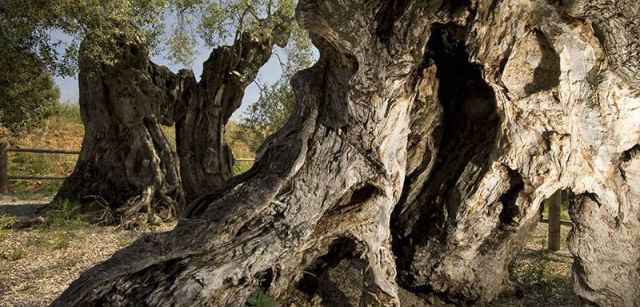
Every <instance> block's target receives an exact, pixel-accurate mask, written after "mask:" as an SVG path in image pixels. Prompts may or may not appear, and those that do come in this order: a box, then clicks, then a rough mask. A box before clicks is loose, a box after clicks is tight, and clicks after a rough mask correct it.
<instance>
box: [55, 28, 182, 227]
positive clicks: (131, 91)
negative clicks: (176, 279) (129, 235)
mask: <svg viewBox="0 0 640 307" xmlns="http://www.w3.org/2000/svg"><path fill="white" fill-rule="evenodd" d="M88 44H91V41H90V38H89V39H87V40H85V41H84V42H83V44H82V47H81V52H80V54H83V51H84V50H85V48H87V45H88ZM121 46H122V48H121V50H120V51H119V53H118V54H117V55H116V57H117V61H116V62H115V64H112V65H111V64H105V63H96V62H94V61H93V60H92V59H88V58H86V57H81V59H80V74H79V76H78V82H79V85H80V102H79V103H80V111H81V115H82V122H83V124H84V127H85V135H84V139H83V142H82V151H81V153H80V157H79V159H78V162H77V164H76V167H75V170H74V172H73V173H72V175H71V176H70V177H69V178H67V180H66V181H65V182H64V184H63V185H62V187H61V188H60V191H59V192H58V194H57V195H56V199H58V200H62V199H70V200H73V201H80V202H90V203H93V204H94V205H95V208H92V209H96V210H102V209H104V212H105V215H103V217H104V218H107V219H109V218H114V219H115V221H116V222H122V223H123V224H125V226H136V225H139V224H146V223H147V222H158V221H160V220H166V219H170V218H173V217H175V215H176V208H177V207H178V206H179V205H181V204H183V203H184V194H183V191H182V185H181V183H180V173H179V169H178V163H177V156H176V155H175V153H174V152H173V150H172V149H171V147H170V145H169V142H168V141H167V139H166V138H165V136H164V134H163V132H162V130H161V129H160V126H161V125H172V124H173V118H174V115H173V113H174V107H175V102H176V99H178V97H179V92H180V88H179V86H180V80H179V78H178V77H177V76H175V75H174V74H172V73H171V72H170V71H169V70H168V69H167V68H165V67H160V66H158V65H155V64H153V63H151V62H150V61H149V59H148V51H147V49H146V47H145V45H144V43H142V42H141V41H129V42H126V43H122V45H121Z"/></svg>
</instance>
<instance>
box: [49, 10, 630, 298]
mask: <svg viewBox="0 0 640 307" xmlns="http://www.w3.org/2000/svg"><path fill="white" fill-rule="evenodd" d="M603 3H605V2H604V1H603ZM564 5H568V4H566V3H565V4H564ZM604 5H606V3H605V4H604ZM626 8H628V9H629V11H630V12H633V13H629V14H631V15H633V14H636V15H633V16H637V12H638V11H639V10H638V5H637V4H635V3H629V4H627V6H626ZM567 11H568V8H567V7H566V6H563V4H559V3H556V2H553V3H547V2H539V1H490V0H487V1H451V2H448V1H447V2H445V1H437V2H424V1H418V0H415V1H414V0H402V1H382V0H379V1H360V0H351V1H319V0H302V1H299V3H298V11H297V12H298V19H299V21H300V23H301V24H302V25H303V26H304V27H305V28H306V29H308V30H309V31H310V32H311V34H312V38H313V41H314V44H315V45H316V46H317V47H318V49H319V50H320V59H319V61H318V62H317V63H316V64H315V65H314V66H313V67H312V68H310V69H308V70H305V71H302V72H299V73H298V74H296V76H295V78H294V80H293V86H294V91H295V95H296V101H297V105H296V109H295V112H294V114H293V116H292V118H291V119H290V120H289V122H288V123H287V124H286V125H285V127H283V129H281V130H280V131H278V132H277V133H276V134H275V135H274V136H272V137H271V138H269V139H268V140H267V141H266V143H265V144H264V145H263V146H262V148H261V152H260V153H259V154H258V160H257V162H256V164H255V165H254V167H253V168H252V169H251V170H250V171H248V172H247V173H246V174H244V175H243V176H240V177H237V178H233V179H232V180H231V181H229V182H228V183H227V186H226V187H225V189H222V190H220V191H218V192H216V193H212V194H210V195H207V196H206V197H201V198H199V199H198V200H197V201H195V202H194V203H192V204H191V205H190V207H189V208H188V210H187V216H186V218H185V219H183V220H180V222H179V223H178V225H177V226H176V228H175V229H174V230H173V231H171V232H168V233H162V234H153V235H149V236H147V237H145V238H142V239H140V240H138V241H136V242H134V243H133V244H132V245H131V246H129V247H127V248H125V249H123V250H121V251H119V252H117V253H116V254H115V255H114V256H113V257H112V258H111V259H110V260H108V261H107V262H105V263H102V264H100V265H98V266H96V267H94V268H92V269H91V270H89V271H87V272H86V273H84V274H82V276H81V277H80V278H79V279H78V280H77V281H75V282H74V283H73V284H72V285H71V286H70V287H69V289H67V290H66V291H65V292H64V293H63V294H62V295H61V296H60V297H59V298H58V299H57V300H56V301H55V302H54V306H76V305H85V304H90V305H91V304H95V305H97V304H104V305H127V304H130V305H145V304H146V305H154V306H155V305H176V306H193V305H201V306H238V305H241V304H242V303H243V302H244V301H245V299H246V298H247V297H248V296H249V294H250V293H251V292H252V291H253V290H254V289H255V288H256V287H262V288H264V289H266V290H268V293H269V294H270V295H272V296H274V297H275V298H277V299H278V300H279V302H280V303H282V304H285V305H286V304H287V303H290V302H295V304H296V305H303V306H305V305H317V304H319V303H322V302H321V300H322V297H323V294H322V293H323V289H321V287H324V286H325V285H326V283H323V281H322V279H321V280H320V281H318V280H317V279H314V278H311V277H309V276H323V274H324V273H325V272H326V271H328V270H331V269H332V267H335V266H344V265H347V266H349V267H350V268H352V270H353V271H355V272H361V273H362V283H360V284H359V285H360V287H361V288H360V289H356V290H357V291H356V292H358V293H359V294H360V295H359V299H358V301H359V304H360V305H363V306H397V305H399V304H400V303H401V302H400V301H399V297H398V293H399V292H401V293H404V292H406V291H405V290H399V289H403V288H404V289H407V290H410V291H411V292H414V293H416V294H419V295H434V296H437V297H439V298H440V299H442V300H443V301H447V302H453V303H473V302H486V301H490V300H491V299H493V298H495V297H496V296H497V295H498V294H499V293H500V292H501V291H503V290H505V288H506V287H507V286H508V274H507V269H506V268H507V265H508V264H509V262H510V261H511V260H512V259H513V257H514V256H515V254H516V253H517V252H518V250H519V249H520V248H521V245H522V244H523V243H524V242H525V241H526V237H527V236H528V234H529V232H530V231H531V229H532V228H533V226H534V225H535V223H537V219H538V214H537V212H538V208H539V206H540V203H541V202H542V200H544V199H546V198H548V196H549V195H551V194H553V193H554V192H555V191H556V190H559V189H568V190H571V191H572V192H573V193H575V194H576V195H577V198H576V203H575V205H574V206H573V207H572V208H571V216H572V218H573V219H574V222H575V223H576V226H575V227H574V228H573V230H572V233H571V235H570V242H569V244H570V248H571V252H572V253H573V255H574V257H575V259H576V261H575V264H574V271H573V274H574V280H575V283H574V285H575V289H576V292H577V293H578V294H579V295H580V296H581V297H582V298H584V299H585V300H587V301H589V302H592V303H595V304H599V305H613V306H633V305H636V306H637V305H638V304H639V302H640V298H639V297H638V293H640V291H638V288H637V287H638V285H639V284H640V275H639V273H638V272H640V270H639V263H638V256H637V255H639V254H640V253H639V252H640V251H639V250H638V249H640V247H639V246H640V245H639V244H636V243H637V242H640V225H639V224H640V222H639V221H640V219H639V216H640V215H639V213H640V208H638V206H637V204H638V203H639V201H640V190H639V189H640V173H639V172H638V169H640V154H639V150H638V148H639V146H640V145H638V143H639V140H640V121H638V118H640V113H639V112H640V97H639V93H638V91H637V89H636V88H633V86H634V85H633V78H635V77H637V76H638V74H640V72H638V70H637V69H634V68H633V67H631V70H630V71H629V70H619V69H618V68H616V66H615V65H609V63H610V62H611V63H616V61H617V60H616V59H615V58H613V57H612V58H609V57H608V56H607V53H606V48H617V49H620V50H625V51H627V52H632V51H630V49H625V48H631V47H633V46H632V45H630V46H626V47H625V46H620V45H618V44H617V43H616V42H617V41H618V40H605V41H602V40H600V39H599V38H598V35H595V34H594V33H595V32H594V31H595V30H594V28H593V27H592V22H591V21H590V20H589V19H588V18H587V19H584V20H583V19H579V18H575V17H571V15H569V14H567ZM623 16H629V15H623ZM625 18H626V17H625ZM623 19H624V18H623ZM603 29H604V31H614V32H615V29H613V30H612V29H609V30H607V28H606V27H603ZM614 36H616V37H617V35H616V34H614ZM607 44H613V45H610V46H609V47H606V48H603V46H606V45H607ZM627 68H629V67H626V68H625V69H627ZM356 258H360V259H362V260H355V259H356ZM362 261H364V263H363V262H362ZM345 263H347V264H345ZM403 297H404V296H403ZM324 303H327V304H328V303H329V300H325V301H324Z"/></svg>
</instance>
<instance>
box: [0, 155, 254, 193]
mask: <svg viewBox="0 0 640 307" xmlns="http://www.w3.org/2000/svg"><path fill="white" fill-rule="evenodd" d="M10 152H27V153H39V154H64V155H77V154H80V151H79V150H67V149H57V148H22V147H9V144H7V143H0V195H8V194H9V180H65V179H66V178H67V176H49V175H9V173H8V172H9V155H8V153H10ZM235 160H236V161H237V162H253V161H254V159H253V158H237V159H235Z"/></svg>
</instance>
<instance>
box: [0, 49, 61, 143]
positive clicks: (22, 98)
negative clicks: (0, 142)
mask: <svg viewBox="0 0 640 307" xmlns="http://www.w3.org/2000/svg"><path fill="white" fill-rule="evenodd" d="M1 63H2V64H0V71H1V72H0V125H1V126H2V128H3V129H2V132H3V134H4V136H5V137H6V136H9V135H20V134H23V133H25V132H30V131H33V130H35V129H37V128H42V125H43V124H44V123H45V121H46V119H48V118H49V117H51V116H52V115H53V114H54V113H55V110H56V107H57V105H58V99H59V98H60V92H59V90H58V88H57V87H56V86H55V84H54V83H53V80H52V78H51V76H49V75H47V74H46V73H43V72H42V71H34V70H33V69H31V68H33V67H30V66H26V67H24V68H21V69H16V70H13V69H12V68H11V67H6V66H13V64H7V63H6V62H5V61H2V62H1Z"/></svg>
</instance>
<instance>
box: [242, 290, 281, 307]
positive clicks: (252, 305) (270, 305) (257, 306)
mask: <svg viewBox="0 0 640 307" xmlns="http://www.w3.org/2000/svg"><path fill="white" fill-rule="evenodd" d="M244 305H245V306H246V307H276V306H277V302H276V300H274V299H273V298H272V297H270V296H269V295H267V294H266V293H264V291H263V290H262V289H261V288H258V289H256V291H254V292H253V293H252V294H251V296H249V298H248V299H247V302H246V303H245V304H244Z"/></svg>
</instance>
